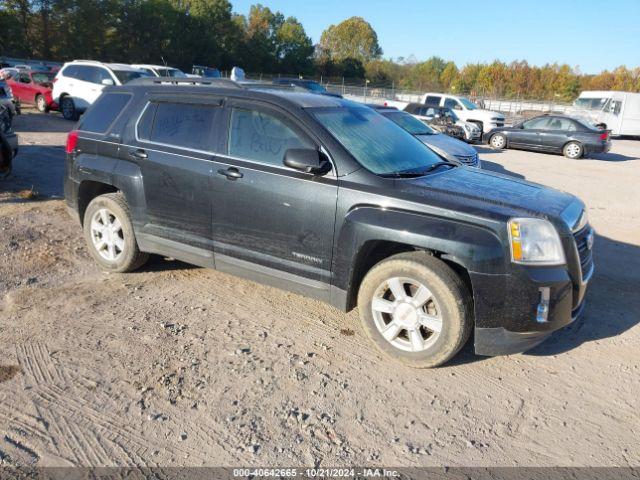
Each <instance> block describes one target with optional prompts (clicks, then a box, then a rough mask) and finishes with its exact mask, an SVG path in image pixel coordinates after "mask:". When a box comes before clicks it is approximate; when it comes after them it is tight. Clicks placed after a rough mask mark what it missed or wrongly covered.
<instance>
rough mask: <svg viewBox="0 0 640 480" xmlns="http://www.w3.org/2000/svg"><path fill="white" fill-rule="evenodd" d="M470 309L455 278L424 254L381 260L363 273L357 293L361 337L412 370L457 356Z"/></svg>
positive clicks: (468, 324) (466, 293) (468, 298)
mask: <svg viewBox="0 0 640 480" xmlns="http://www.w3.org/2000/svg"><path fill="white" fill-rule="evenodd" d="M422 288H426V292H425V291H424V290H422ZM394 292H399V293H400V294H399V295H398V297H396V294H394ZM419 292H422V293H423V295H421V293H419ZM416 297H417V298H416ZM398 298H402V300H400V301H399V300H398ZM425 298H426V299H427V300H425V301H424V302H422V300H424V299H425ZM410 302H414V304H413V305H412V304H410ZM415 302H417V304H418V305H419V307H418V308H416V306H415V305H416V303H415ZM471 305H472V302H471V295H470V293H469V291H468V290H467V288H466V286H465V285H464V283H463V282H462V280H461V278H460V277H459V276H458V275H457V274H456V273H455V272H454V271H453V270H452V269H451V268H449V267H448V266H447V265H446V264H445V263H444V262H442V261H440V260H438V259H437V258H435V257H433V256H431V255H429V254H427V253H425V252H411V253H402V254H399V255H394V256H392V257H390V258H388V259H386V260H383V261H382V262H380V263H378V264H377V265H375V266H374V267H373V268H372V269H371V270H370V271H369V272H368V273H367V275H366V276H365V277H364V279H363V281H362V283H361V285H360V290H359V292H358V310H359V313H360V321H361V324H362V327H363V329H364V331H365V333H366V334H367V336H368V337H369V338H370V339H371V340H372V341H373V343H374V344H375V345H376V347H378V349H379V350H380V351H381V352H383V353H384V354H386V355H387V356H389V357H391V358H392V359H394V360H396V361H399V362H401V363H403V364H405V365H407V366H409V367H413V368H431V367H437V366H440V365H442V364H444V363H446V362H447V361H449V360H450V359H451V358H453V356H454V355H455V354H456V353H458V351H459V350H460V349H461V348H462V347H463V345H464V344H465V343H466V341H467V340H468V339H469V335H470V333H471V327H472V324H473V321H472V312H473V309H472V306H471ZM438 318H439V320H438ZM385 335H386V337H387V338H385ZM418 336H419V338H418Z"/></svg>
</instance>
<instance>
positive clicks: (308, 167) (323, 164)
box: [282, 148, 331, 175]
mask: <svg viewBox="0 0 640 480" xmlns="http://www.w3.org/2000/svg"><path fill="white" fill-rule="evenodd" d="M282 163H283V164H284V165H286V166H287V167H289V168H293V169H294V170H299V171H301V172H305V173H310V174H312V175H324V174H325V173H328V172H329V170H331V164H330V163H329V161H328V160H327V159H326V158H325V157H324V155H323V154H322V153H320V152H319V151H318V150H314V149H312V148H290V149H289V150H287V151H286V152H284V159H283V161H282Z"/></svg>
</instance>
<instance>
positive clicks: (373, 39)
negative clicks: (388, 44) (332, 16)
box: [317, 17, 382, 76]
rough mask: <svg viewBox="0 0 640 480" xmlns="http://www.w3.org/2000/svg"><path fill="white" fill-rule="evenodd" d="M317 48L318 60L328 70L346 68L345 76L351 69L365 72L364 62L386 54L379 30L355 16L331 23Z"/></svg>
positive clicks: (343, 69) (343, 70)
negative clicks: (379, 38)
mask: <svg viewBox="0 0 640 480" xmlns="http://www.w3.org/2000/svg"><path fill="white" fill-rule="evenodd" d="M317 48H318V54H317V59H318V63H319V64H320V65H324V68H325V69H327V68H329V69H330V68H332V67H334V68H335V69H336V70H342V72H341V73H342V74H343V75H345V76H346V74H347V72H348V71H352V72H353V71H355V70H361V71H362V72H363V73H364V65H366V64H367V63H368V62H370V61H372V60H376V59H378V58H380V57H381V56H382V49H381V48H380V45H379V44H378V35H377V34H376V31H375V30H374V29H373V27H372V26H371V25H370V24H369V22H367V21H366V20H365V19H364V18H362V17H351V18H348V19H347V20H344V21H343V22H341V23H339V24H338V25H331V26H330V27H329V28H327V29H326V30H325V31H324V32H322V36H321V37H320V43H319V44H318V47H317ZM358 64H360V65H359V66H358ZM341 67H342V68H341Z"/></svg>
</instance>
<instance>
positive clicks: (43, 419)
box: [0, 112, 640, 466]
mask: <svg viewBox="0 0 640 480" xmlns="http://www.w3.org/2000/svg"><path fill="white" fill-rule="evenodd" d="M15 127H16V129H17V130H18V132H19V135H20V143H21V151H20V154H19V155H18V157H17V158H16V159H15V168H14V174H13V175H12V177H10V178H9V179H7V180H0V464H5V465H24V464H27V465H32V464H35V465H39V466H71V465H83V466H98V465H100V466H116V465H117V466H123V465H144V466H157V465H160V466H166V465H224V466H238V465H244V466H256V465H260V466H295V465H299V466H302V465H306V466H312V465H320V464H321V465H323V466H345V465H356V464H360V465H363V464H366V465H371V466H436V465H451V466H454V465H459V466H496V465H501V466H605V465H606V466H638V465H640V447H639V443H638V439H639V438H640V414H639V408H638V398H639V394H640V369H639V365H640V349H639V347H638V346H639V345H640V325H638V323H639V322H640V295H639V294H638V292H639V291H640V193H639V190H638V185H640V141H630V140H615V141H614V147H613V150H612V152H611V153H609V154H607V155H601V156H599V157H598V158H592V159H585V160H578V161H571V160H567V159H564V158H562V157H560V156H555V155H544V154H536V153H530V152H518V151H511V150H510V151H505V152H500V153H498V152H493V151H491V150H488V149H486V148H482V147H478V148H479V150H480V152H481V158H483V160H484V161H485V167H486V168H489V169H492V170H497V171H501V172H504V173H508V174H511V175H517V176H519V177H524V178H526V179H528V180H532V181H536V182H539V183H543V184H546V185H550V186H553V187H556V188H560V189H563V190H566V191H568V192H571V193H573V194H576V195H578V196H579V197H581V198H582V199H583V200H584V201H585V202H586V204H587V205H588V208H589V215H590V219H591V222H592V224H593V226H594V227H595V229H596V230H597V234H598V235H597V238H596V247H595V248H596V262H597V264H596V267H597V268H596V274H595V277H594V279H593V282H592V286H591V289H590V291H589V293H588V304H587V308H586V311H585V314H584V316H583V318H582V319H581V320H580V321H578V322H577V323H575V324H573V325H571V326H570V327H567V328H565V329H564V330H562V331H560V332H557V333H556V334H555V335H554V336H553V337H552V338H551V339H549V340H548V341H546V342H545V343H543V344H542V345H540V346H539V347H537V348H535V349H534V350H533V351H530V352H528V353H527V354H523V355H514V356H508V357H497V358H486V357H477V356H475V355H474V354H473V352H472V348H471V345H467V346H466V347H465V349H464V351H463V352H462V353H461V354H460V355H459V356H458V357H457V358H456V359H455V360H454V361H453V362H452V363H450V364H449V365H447V366H446V367H443V368H439V369H435V370H422V371H418V370H412V369H408V368H404V367H401V366H399V365H397V364H394V363H391V362H389V361H388V360H386V359H384V358H382V357H381V356H380V355H379V354H378V353H377V352H376V351H375V350H374V349H373V348H372V347H371V345H370V344H369V343H368V342H367V340H366V339H365V337H364V334H363V332H362V331H361V329H360V327H359V324H358V319H357V313H356V312H351V313H350V314H348V315H345V314H343V313H340V312H339V311H336V310H334V309H332V308H331V307H329V306H327V305H324V304H322V303H319V302H316V301H313V300H309V299H305V298H303V297H301V296H297V295H294V294H290V293H287V292H284V291H280V290H276V289H272V288H268V287H264V286H261V285H257V284H254V283H251V282H248V281H244V280H240V279H238V278H234V277H231V276H228V275H225V274H222V273H218V272H215V271H212V270H207V269H202V268H196V267H191V266H189V265H186V264H183V263H180V262H175V261H169V260H165V259H154V260H153V261H152V262H151V263H150V264H148V265H147V266H146V267H144V268H143V269H142V270H141V271H140V272H137V273H133V274H110V275H109V274H104V273H101V272H100V271H99V270H98V269H97V268H96V265H95V264H94V262H92V261H91V259H90V258H89V256H88V254H87V252H86V249H85V247H84V243H83V240H82V236H81V231H80V228H79V226H78V225H77V224H76V223H74V221H72V220H71V219H70V217H69V216H68V215H67V213H66V209H65V207H64V203H63V200H61V199H60V198H61V195H62V175H63V172H62V168H63V157H64V151H63V147H62V146H63V145H64V140H65V132H66V131H67V130H68V129H69V128H70V127H71V124H70V123H68V122H66V121H64V120H63V119H61V118H60V117H59V116H57V115H53V114H52V115H41V114H37V113H33V112H27V113H26V114H24V115H23V116H21V117H19V118H18V119H17V121H16V122H15ZM32 189H33V191H30V190H32ZM25 190H27V191H25ZM16 192H20V193H16Z"/></svg>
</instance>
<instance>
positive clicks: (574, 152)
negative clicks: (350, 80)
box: [562, 142, 584, 159]
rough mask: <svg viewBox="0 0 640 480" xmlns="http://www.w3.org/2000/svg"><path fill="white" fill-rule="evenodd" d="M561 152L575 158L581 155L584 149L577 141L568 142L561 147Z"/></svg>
mask: <svg viewBox="0 0 640 480" xmlns="http://www.w3.org/2000/svg"><path fill="white" fill-rule="evenodd" d="M562 153H563V154H564V156H565V157H567V158H571V159H577V158H580V157H582V155H583V154H584V149H583V148H582V145H580V144H579V143H578V142H569V143H567V144H566V145H565V146H564V148H563V149H562Z"/></svg>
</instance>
